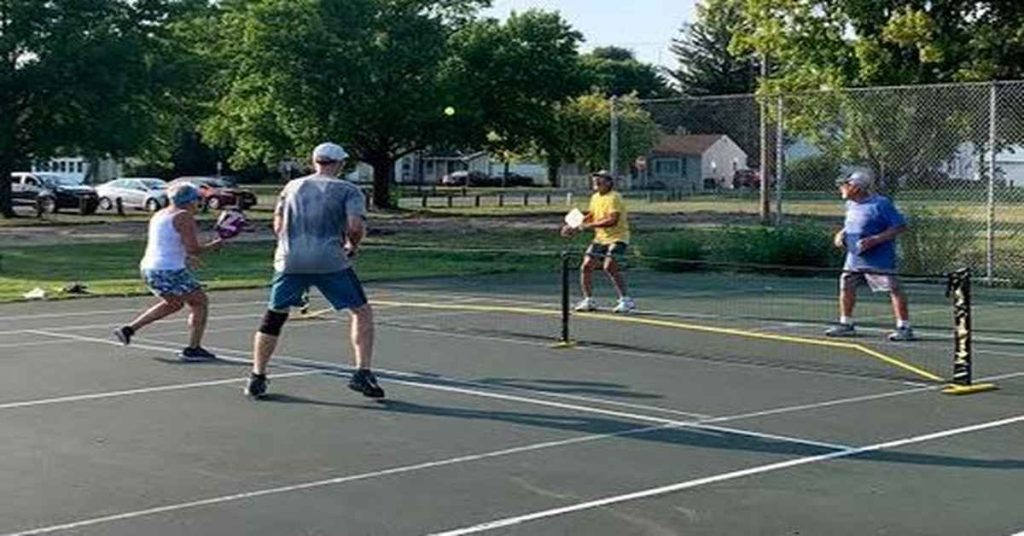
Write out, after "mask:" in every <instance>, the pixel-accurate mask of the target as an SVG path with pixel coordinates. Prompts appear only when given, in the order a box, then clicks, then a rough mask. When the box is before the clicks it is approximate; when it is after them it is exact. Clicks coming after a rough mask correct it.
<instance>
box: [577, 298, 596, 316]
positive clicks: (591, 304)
mask: <svg viewBox="0 0 1024 536" xmlns="http://www.w3.org/2000/svg"><path fill="white" fill-rule="evenodd" d="M573 310H574V311H578V312H581V313H582V312H586V311H596V310H597V302H595V301H594V298H583V299H582V300H580V302H579V303H577V304H576V307H573Z"/></svg>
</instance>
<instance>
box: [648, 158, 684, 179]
mask: <svg viewBox="0 0 1024 536" xmlns="http://www.w3.org/2000/svg"><path fill="white" fill-rule="evenodd" d="M681 164H682V162H680V161H679V160H655V161H654V174H655V176H658V177H679V176H682V165H681Z"/></svg>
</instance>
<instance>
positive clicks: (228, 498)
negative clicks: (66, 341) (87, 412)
mask: <svg viewBox="0 0 1024 536" xmlns="http://www.w3.org/2000/svg"><path fill="white" fill-rule="evenodd" d="M663 428H665V427H664V426H645V427H643V428H634V429H632V430H624V431H621V432H614V433H608V434H594V435H587V436H582V437H574V438H571V439H563V440H560V441H549V442H545V443H534V444H531V445H524V446H521V447H515V448H510V449H504V450H496V451H491V452H484V453H479V454H469V455H465V456H458V457H455V458H448V459H445V460H436V461H430V462H423V463H418V464H413V465H405V466H399V467H392V468H389V469H383V470H380V471H373V472H369V473H361V474H356V475H349V476H341V477H337V478H329V479H325V480H317V481H313V482H303V483H299V484H293V485H289V486H279V487H276V488H266V489H261V490H255V491H250V492H245V493H236V494H234V495H224V496H221V497H211V498H208V499H201V500H198V501H191V502H185V503H178V504H169V505H165V506H158V507H155V508H147V509H145V510H136V511H134V512H123V513H120V514H113V515H109V516H103V517H94V518H91V519H83V520H80V521H74V522H71V523H64V524H61V525H51V526H48V527H39V528H36V529H30V530H26V531H21V532H11V533H7V534H3V535H0V536H33V535H38V534H50V533H53V532H61V531H65V530H72V529H79V528H83V527H89V526H94V525H100V524H104V523H112V522H115V521H126V520H129V519H135V518H139V517H145V516H151V515H155V514H162V513H168V512H175V511H179V510H185V509H189V508H196V507H199V506H211V505H215V504H222V503H226V502H232V501H239V500H244V499H254V498H257V497H262V496H266V495H274V494H279V493H288V492H292V491H300V490H307V489H313V488H321V487H325V486H332V485H335V484H344V483H347V482H354V481H358V480H369V479H372V478H380V477H385V476H390V475H398V474H402V473H411V472H413V471H421V470H424V469H432V468H435V467H444V466H446V465H455V464H458V463H466V462H473V461H478V460H486V459H488V458H497V457H500V456H509V455H512V454H519V453H523V452H530V451H534V450H541V449H547V448H553V447H561V446H565V445H572V444H576V443H584V442H589V441H596V440H599V439H606V438H610V437H618V436H624V435H631V434H639V433H644V432H648V431H654V430H660V429H663Z"/></svg>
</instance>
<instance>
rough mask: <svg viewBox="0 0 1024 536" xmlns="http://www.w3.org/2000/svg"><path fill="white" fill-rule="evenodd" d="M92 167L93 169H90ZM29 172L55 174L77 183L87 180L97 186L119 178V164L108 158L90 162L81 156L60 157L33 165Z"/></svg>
mask: <svg viewBox="0 0 1024 536" xmlns="http://www.w3.org/2000/svg"><path fill="white" fill-rule="evenodd" d="M93 165H95V166H96V168H95V169H92V168H91V167H90V166H93ZM31 171H45V172H49V173H56V174H58V175H62V176H65V177H68V178H71V179H74V180H75V181H77V182H85V181H86V179H89V182H91V183H93V184H99V183H101V182H107V181H109V180H111V179H115V178H117V177H119V176H121V164H119V163H118V162H117V161H116V160H112V159H110V158H101V159H97V160H92V161H90V159H88V158H85V157H82V156H60V157H54V158H51V159H49V160H40V161H37V162H35V163H33V164H32V169H31Z"/></svg>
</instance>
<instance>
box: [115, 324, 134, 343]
mask: <svg viewBox="0 0 1024 536" xmlns="http://www.w3.org/2000/svg"><path fill="white" fill-rule="evenodd" d="M132 335H135V330H134V329H132V327H131V326H121V327H119V328H117V329H115V330H114V338H115V339H117V340H119V341H121V344H123V345H125V346H128V345H129V344H131V343H132Z"/></svg>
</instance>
